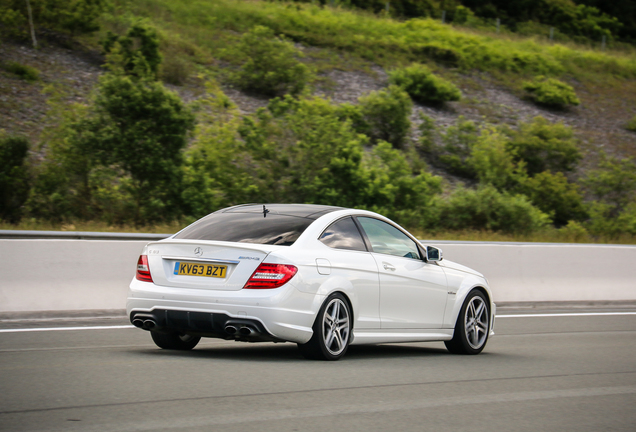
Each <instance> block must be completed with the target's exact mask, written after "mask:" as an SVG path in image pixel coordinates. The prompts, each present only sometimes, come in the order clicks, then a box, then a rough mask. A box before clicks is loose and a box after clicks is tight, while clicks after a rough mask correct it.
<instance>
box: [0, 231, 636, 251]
mask: <svg viewBox="0 0 636 432" xmlns="http://www.w3.org/2000/svg"><path fill="white" fill-rule="evenodd" d="M171 235H172V234H148V233H111V232H91V231H35V230H32V231H27V230H0V239H15V240H29V239H30V240H43V239H52V240H140V241H141V240H145V241H156V240H162V239H165V238H168V237H170V236H171ZM420 243H422V244H425V245H442V246H443V245H445V244H447V245H453V244H473V245H506V246H524V245H526V246H527V245H531V246H566V245H568V246H596V247H625V248H634V247H636V245H623V244H590V243H543V242H527V243H526V242H500V241H469V240H460V241H458V240H420Z"/></svg>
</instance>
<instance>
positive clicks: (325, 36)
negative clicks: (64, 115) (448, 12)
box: [105, 0, 636, 79]
mask: <svg viewBox="0 0 636 432" xmlns="http://www.w3.org/2000/svg"><path fill="white" fill-rule="evenodd" d="M115 3H116V4H118V7H116V9H115V10H116V13H115V14H113V15H111V16H110V17H107V18H106V19H105V22H106V23H108V22H110V24H111V26H112V25H114V24H115V23H120V25H121V21H122V20H123V21H131V20H132V19H134V17H147V18H149V19H151V20H152V21H153V23H154V24H155V25H157V26H159V28H160V31H161V32H162V33H163V34H164V36H165V38H166V40H174V36H176V35H178V36H179V38H180V39H182V40H183V41H187V43H190V44H193V45H195V46H197V47H199V48H201V49H202V50H203V51H205V52H207V53H209V54H210V55H211V56H212V57H213V58H221V59H224V57H225V60H231V59H230V58H228V57H227V50H226V48H227V47H228V46H231V45H232V44H233V43H235V42H236V41H237V39H238V37H239V36H240V34H241V33H244V32H246V31H247V30H249V29H250V28H252V27H254V26H255V25H264V26H267V27H270V28H272V29H273V30H274V31H275V32H276V33H278V34H283V35H285V36H287V37H288V38H290V39H292V40H294V41H297V42H301V43H303V44H305V45H310V46H314V47H322V48H329V49H335V50H338V51H341V52H344V53H348V54H353V55H355V56H358V57H360V58H363V59H366V60H369V61H372V62H375V63H378V64H380V65H382V66H393V67H395V66H396V65H404V64H407V63H409V62H412V61H425V60H426V58H423V57H424V54H422V53H423V52H427V51H426V47H427V46H435V47H439V48H443V49H447V50H451V51H453V52H455V53H456V54H457V55H458V56H459V66H460V68H461V69H464V70H470V69H478V70H486V71H500V72H504V73H513V74H517V73H525V74H545V75H551V76H559V75H562V74H568V75H572V76H574V77H578V78H586V79H590V78H599V76H598V75H605V74H610V75H613V76H616V77H621V78H635V77H636V58H635V57H634V56H633V55H630V54H633V53H627V54H626V53H619V52H611V51H605V52H602V51H595V50H592V49H590V48H589V47H585V46H579V45H561V44H550V43H547V42H543V41H539V40H536V39H531V38H521V37H519V36H503V37H502V36H499V37H497V36H494V35H489V34H487V33H479V32H476V31H468V30H466V29H461V28H457V27H453V26H451V25H444V24H441V23H440V22H439V21H438V20H433V19H416V20H409V21H399V20H396V19H392V18H388V17H378V16H375V15H372V14H369V13H365V12H360V11H351V10H346V9H339V8H335V9H334V8H330V7H325V8H319V7H317V6H312V5H311V4H298V3H284V2H265V1H253V0H252V1H250V0H214V1H211V0H206V1H203V0H198V1H197V0H194V1H186V0H140V1H135V2H124V0H119V1H116V2H115ZM125 11H128V12H127V13H125ZM107 27H108V26H107ZM224 53H225V55H224ZM204 57H205V56H204Z"/></svg>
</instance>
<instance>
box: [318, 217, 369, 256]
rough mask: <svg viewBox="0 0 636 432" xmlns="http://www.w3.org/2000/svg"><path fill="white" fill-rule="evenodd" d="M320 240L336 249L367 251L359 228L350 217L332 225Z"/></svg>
mask: <svg viewBox="0 0 636 432" xmlns="http://www.w3.org/2000/svg"><path fill="white" fill-rule="evenodd" d="M318 240H320V241H321V242H323V243H324V244H326V245H327V246H329V247H332V248H335V249H347V250H357V251H364V252H366V250H367V248H366V247H365V246H364V241H363V240H362V236H361V235H360V231H358V227H357V226H356V224H355V222H353V219H351V218H350V217H347V218H344V219H340V220H338V221H336V222H334V223H332V224H331V225H330V226H329V227H328V228H327V229H326V230H325V231H324V232H323V233H322V235H321V236H320V238H319V239H318Z"/></svg>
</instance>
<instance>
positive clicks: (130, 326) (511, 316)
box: [0, 312, 636, 333]
mask: <svg viewBox="0 0 636 432" xmlns="http://www.w3.org/2000/svg"><path fill="white" fill-rule="evenodd" d="M616 315H636V312H573V313H551V314H516V315H497V316H496V318H497V319H499V318H550V317H578V316H616ZM132 328H136V327H135V326H132V325H121V326H92V327H40V328H17V329H0V333H22V332H42V331H70V330H117V329H132Z"/></svg>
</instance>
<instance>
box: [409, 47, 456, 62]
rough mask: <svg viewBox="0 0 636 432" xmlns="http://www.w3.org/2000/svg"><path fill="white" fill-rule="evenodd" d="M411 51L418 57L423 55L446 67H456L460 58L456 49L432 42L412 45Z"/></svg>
mask: <svg viewBox="0 0 636 432" xmlns="http://www.w3.org/2000/svg"><path fill="white" fill-rule="evenodd" d="M411 52H412V53H413V54H414V56H415V57H416V58H418V59H419V57H420V56H424V57H427V58H430V59H431V60H433V61H435V62H436V63H439V64H441V65H444V66H447V67H458V66H459V65H460V63H461V60H462V56H461V55H460V54H459V53H458V52H457V51H455V50H453V49H451V48H445V47H441V46H438V45H432V44H428V45H413V46H412V47H411Z"/></svg>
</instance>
